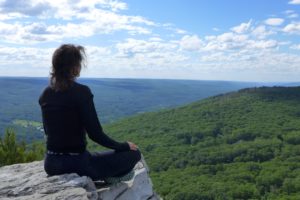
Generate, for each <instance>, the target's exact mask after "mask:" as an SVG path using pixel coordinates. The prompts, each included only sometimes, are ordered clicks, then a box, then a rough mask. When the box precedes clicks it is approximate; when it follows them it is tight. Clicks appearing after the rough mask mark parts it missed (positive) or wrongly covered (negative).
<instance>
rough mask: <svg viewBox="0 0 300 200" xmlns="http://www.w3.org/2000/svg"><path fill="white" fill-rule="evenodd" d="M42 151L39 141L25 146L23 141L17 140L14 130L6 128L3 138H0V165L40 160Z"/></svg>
mask: <svg viewBox="0 0 300 200" xmlns="http://www.w3.org/2000/svg"><path fill="white" fill-rule="evenodd" d="M44 151H45V150H44V145H42V144H41V143H38V142H34V143H32V144H31V145H30V146H26V143H25V142H24V141H21V142H17V141H16V134H15V132H14V130H13V129H6V131H5V134H4V136H3V138H0V167H1V166H3V165H11V164H15V163H23V162H31V161H34V160H41V159H42V158H43V154H44Z"/></svg>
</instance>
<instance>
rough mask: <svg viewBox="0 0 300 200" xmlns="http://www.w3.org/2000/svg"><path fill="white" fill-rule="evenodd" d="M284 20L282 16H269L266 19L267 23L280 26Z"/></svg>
mask: <svg viewBox="0 0 300 200" xmlns="http://www.w3.org/2000/svg"><path fill="white" fill-rule="evenodd" d="M283 22H284V19H282V18H269V19H267V20H265V23H266V24H267V25H270V26H279V25H281V24H282V23H283Z"/></svg>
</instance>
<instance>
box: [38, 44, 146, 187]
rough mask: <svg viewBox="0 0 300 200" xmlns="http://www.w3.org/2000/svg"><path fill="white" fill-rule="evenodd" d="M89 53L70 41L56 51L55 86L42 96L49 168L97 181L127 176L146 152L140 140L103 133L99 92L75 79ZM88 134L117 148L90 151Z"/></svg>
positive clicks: (56, 172) (99, 141) (54, 66)
mask: <svg viewBox="0 0 300 200" xmlns="http://www.w3.org/2000/svg"><path fill="white" fill-rule="evenodd" d="M84 55H85V53H84V48H83V47H81V46H74V45H69V44H66V45H62V46H61V47H59V48H58V49H56V50H55V52H54V54H53V57H52V72H51V79H50V85H49V86H48V87H46V88H45V89H44V91H43V92H42V94H41V95H40V98H39V104H40V106H41V110H42V119H43V126H44V132H45V135H46V136H47V141H46V142H47V153H46V154H45V164H44V167H45V171H46V172H47V173H48V174H49V175H57V174H63V173H73V172H74V173H78V174H79V175H87V176H90V177H91V178H92V179H93V180H98V179H106V178H109V177H110V178H112V177H114V176H122V175H124V174H125V177H127V175H126V174H132V169H133V167H134V165H135V164H136V163H137V162H138V161H139V160H140V159H141V153H140V151H139V150H138V149H137V146H136V145H135V144H134V143H131V142H129V141H128V142H127V141H126V142H118V141H115V140H114V139H112V138H110V137H109V136H108V135H106V134H105V133H104V132H103V129H102V126H101V124H100V121H99V119H98V117H97V113H96V109H95V105H94V101H93V97H94V95H93V94H92V92H91V90H90V88H89V87H88V86H86V85H83V84H79V83H77V82H76V81H75V79H76V77H78V76H79V75H80V70H81V63H82V61H83V58H84ZM86 133H87V134H88V136H89V138H90V139H91V140H93V141H94V142H96V143H98V144H100V145H102V146H104V147H107V148H110V149H112V150H109V151H103V152H93V153H90V152H89V151H87V150H86V146H87V142H86V136H85V134H86ZM132 150H133V151H132ZM112 180H114V179H112ZM117 180H119V179H117ZM106 181H108V182H109V179H108V180H106Z"/></svg>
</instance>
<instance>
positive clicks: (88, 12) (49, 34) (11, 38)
mask: <svg viewBox="0 0 300 200" xmlns="http://www.w3.org/2000/svg"><path fill="white" fill-rule="evenodd" d="M124 9H127V4H126V3H124V2H120V1H117V0H91V1H84V0H78V1H72V2H71V3H70V1H68V0H45V1H39V0H31V1H21V0H16V1H9V0H5V1H2V2H0V19H2V20H4V21H2V22H1V25H2V26H1V27H0V41H2V42H10V43H11V42H12V43H23V44H29V43H32V44H34V43H39V42H43V41H60V40H62V39H66V38H80V37H89V36H93V35H97V34H110V33H112V32H115V31H125V32H127V33H128V34H130V35H136V34H150V33H151V32H152V31H151V27H153V26H156V24H155V23H154V22H152V21H150V20H147V19H145V18H144V17H141V16H130V15H124V14H120V13H119V12H118V11H120V10H124ZM24 17H25V18H26V21H25V20H21V19H24ZM14 18H15V20H14V21H13V22H12V21H5V20H8V19H14ZM39 18H40V19H51V21H48V20H43V23H41V22H37V21H41V20H38V19H39ZM18 19H20V20H18ZM1 33H2V34H1Z"/></svg>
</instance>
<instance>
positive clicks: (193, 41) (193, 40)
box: [180, 35, 202, 51]
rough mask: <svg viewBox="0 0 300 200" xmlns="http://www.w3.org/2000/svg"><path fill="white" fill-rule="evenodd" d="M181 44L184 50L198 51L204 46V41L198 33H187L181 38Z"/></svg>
mask: <svg viewBox="0 0 300 200" xmlns="http://www.w3.org/2000/svg"><path fill="white" fill-rule="evenodd" d="M180 46H181V48H182V49H183V50H187V51H197V50H199V49H200V48H201V46H202V41H201V39H200V38H199V37H198V36H197V35H185V36H183V37H182V38H181V40H180Z"/></svg>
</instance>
